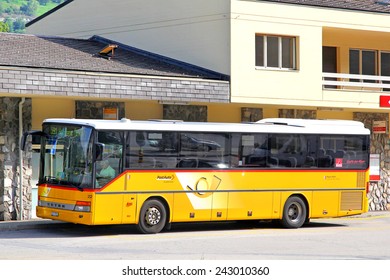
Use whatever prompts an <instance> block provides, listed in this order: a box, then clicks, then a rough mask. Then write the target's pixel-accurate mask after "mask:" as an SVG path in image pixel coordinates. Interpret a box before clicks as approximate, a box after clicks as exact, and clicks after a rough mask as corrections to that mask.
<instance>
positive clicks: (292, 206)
mask: <svg viewBox="0 0 390 280" xmlns="http://www.w3.org/2000/svg"><path fill="white" fill-rule="evenodd" d="M306 213H307V209H306V204H305V202H304V201H303V200H302V198H300V197H298V196H291V197H289V198H288V199H287V201H286V203H285V204H284V208H283V218H282V221H281V223H282V226H283V227H285V228H300V227H301V226H302V225H303V224H304V223H305V221H306V218H307V217H306Z"/></svg>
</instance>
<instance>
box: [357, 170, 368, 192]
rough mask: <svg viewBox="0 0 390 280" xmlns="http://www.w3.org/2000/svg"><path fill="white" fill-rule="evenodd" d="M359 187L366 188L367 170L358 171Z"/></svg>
mask: <svg viewBox="0 0 390 280" xmlns="http://www.w3.org/2000/svg"><path fill="white" fill-rule="evenodd" d="M356 187H357V188H359V189H360V188H365V187H366V172H358V173H357V182H356Z"/></svg>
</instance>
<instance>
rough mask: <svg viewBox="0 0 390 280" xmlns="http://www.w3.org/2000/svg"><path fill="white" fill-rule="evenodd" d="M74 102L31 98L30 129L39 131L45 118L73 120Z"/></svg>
mask: <svg viewBox="0 0 390 280" xmlns="http://www.w3.org/2000/svg"><path fill="white" fill-rule="evenodd" d="M75 112H76V109H75V101H74V100H71V99H62V98H32V129H37V130H38V129H41V128H42V122H43V120H44V119H46V118H74V117H75Z"/></svg>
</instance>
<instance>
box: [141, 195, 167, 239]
mask: <svg viewBox="0 0 390 280" xmlns="http://www.w3.org/2000/svg"><path fill="white" fill-rule="evenodd" d="M166 221H167V210H166V209H165V206H164V204H163V203H162V202H161V201H159V200H156V199H151V200H147V201H146V202H145V203H144V205H142V208H141V212H140V215H139V221H138V224H137V228H138V230H139V231H140V232H141V233H159V232H160V231H162V230H163V229H164V227H165V224H166Z"/></svg>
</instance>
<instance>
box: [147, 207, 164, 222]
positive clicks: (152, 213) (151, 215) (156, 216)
mask: <svg viewBox="0 0 390 280" xmlns="http://www.w3.org/2000/svg"><path fill="white" fill-rule="evenodd" d="M160 220H161V212H160V210H159V209H157V208H156V207H152V208H149V209H148V211H147V212H146V222H147V223H148V224H149V225H151V226H155V225H157V224H158V223H159V222H160Z"/></svg>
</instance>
